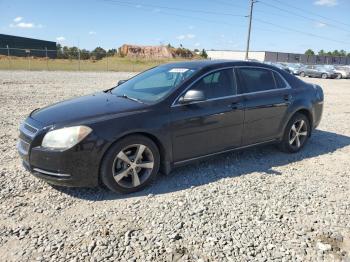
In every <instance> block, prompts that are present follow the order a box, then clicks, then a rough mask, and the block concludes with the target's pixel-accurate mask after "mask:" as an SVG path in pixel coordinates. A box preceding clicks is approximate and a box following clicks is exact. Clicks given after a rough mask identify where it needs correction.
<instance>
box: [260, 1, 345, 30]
mask: <svg viewBox="0 0 350 262" xmlns="http://www.w3.org/2000/svg"><path fill="white" fill-rule="evenodd" d="M259 3H261V4H263V5H266V6H269V7H272V8H274V9H277V10H280V11H282V12H285V13H287V14H290V15H294V16H297V17H301V18H303V19H306V20H309V21H313V22H316V23H320V22H321V23H322V24H324V25H327V26H329V27H333V28H336V29H338V30H342V31H345V32H347V33H350V30H347V29H344V28H341V27H339V26H337V25H334V24H331V23H328V22H325V21H320V20H319V19H315V18H310V17H307V16H305V15H301V14H298V13H295V12H292V11H291V10H287V9H284V8H280V7H278V6H275V5H272V4H269V3H266V2H264V1H261V0H260V1H259Z"/></svg>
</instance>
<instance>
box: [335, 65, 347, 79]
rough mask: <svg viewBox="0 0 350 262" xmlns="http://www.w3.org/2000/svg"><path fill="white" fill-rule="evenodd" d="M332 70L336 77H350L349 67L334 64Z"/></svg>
mask: <svg viewBox="0 0 350 262" xmlns="http://www.w3.org/2000/svg"><path fill="white" fill-rule="evenodd" d="M334 69H335V70H334V71H335V72H336V73H337V74H338V78H339V79H340V78H350V67H347V66H334Z"/></svg>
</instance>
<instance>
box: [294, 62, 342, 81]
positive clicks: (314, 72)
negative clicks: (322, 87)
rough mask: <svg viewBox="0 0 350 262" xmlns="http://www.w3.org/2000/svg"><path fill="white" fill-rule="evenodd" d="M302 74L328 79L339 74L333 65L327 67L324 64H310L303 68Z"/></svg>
mask: <svg viewBox="0 0 350 262" xmlns="http://www.w3.org/2000/svg"><path fill="white" fill-rule="evenodd" d="M300 76H302V77H305V76H309V77H321V78H323V79H327V78H337V77H338V74H337V73H336V72H335V71H334V68H332V67H326V66H323V65H308V66H305V67H303V68H302V69H301V72H300Z"/></svg>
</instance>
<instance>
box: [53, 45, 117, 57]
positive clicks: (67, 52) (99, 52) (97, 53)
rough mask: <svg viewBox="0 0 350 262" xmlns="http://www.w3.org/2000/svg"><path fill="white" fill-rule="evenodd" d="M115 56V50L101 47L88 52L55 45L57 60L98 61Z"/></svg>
mask: <svg viewBox="0 0 350 262" xmlns="http://www.w3.org/2000/svg"><path fill="white" fill-rule="evenodd" d="M115 54H117V49H114V48H112V49H108V50H105V49H103V48H102V47H99V46H98V47H96V48H95V49H94V50H92V51H89V50H87V49H79V48H78V47H76V46H72V47H68V46H63V47H62V46H61V45H60V44H57V58H60V59H79V56H80V59H81V60H88V59H93V60H100V59H102V58H104V57H106V56H114V55H115Z"/></svg>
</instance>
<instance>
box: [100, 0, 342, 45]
mask: <svg viewBox="0 0 350 262" xmlns="http://www.w3.org/2000/svg"><path fill="white" fill-rule="evenodd" d="M103 1H104V2H105V3H109V4H114V5H120V6H126V7H129V8H137V9H140V10H142V11H152V9H151V10H149V9H148V10H147V8H146V7H147V6H148V7H152V8H155V7H156V8H163V9H172V10H179V11H180V10H181V11H185V10H186V11H188V12H196V13H202V12H205V13H208V12H209V13H211V14H213V13H215V14H218V15H219V14H224V15H231V16H237V17H241V18H246V17H247V16H243V15H235V14H228V13H220V12H210V11H203V10H193V9H183V8H175V7H161V6H158V5H151V4H142V5H135V3H131V2H124V1H119V0H103ZM220 1H222V0H220ZM260 1H261V0H260ZM216 2H218V1H217V0H216ZM227 4H228V3H227ZM160 11H161V12H158V14H162V15H171V16H176V17H182V18H186V19H195V20H199V21H204V22H208V23H216V24H220V25H226V26H230V27H232V26H235V27H243V26H239V25H237V24H231V23H226V22H223V21H218V20H210V19H204V18H201V17H193V16H187V15H180V14H174V13H169V12H165V11H163V10H160ZM265 13H266V12H265ZM248 17H249V16H248ZM255 20H256V21H258V22H260V23H264V24H268V25H271V26H274V27H278V28H281V29H283V30H285V31H289V32H296V33H299V34H304V35H307V36H309V37H315V38H319V39H324V40H328V41H332V42H337V43H341V44H349V43H347V42H344V41H338V40H335V39H332V38H328V37H323V36H320V35H316V34H313V33H308V32H304V31H300V30H297V29H294V28H289V27H285V26H281V25H277V24H274V23H271V22H269V21H264V20H261V19H257V18H255ZM255 28H256V29H259V30H261V31H271V32H276V31H272V30H269V29H265V28H257V27H255ZM278 33H281V32H278Z"/></svg>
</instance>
